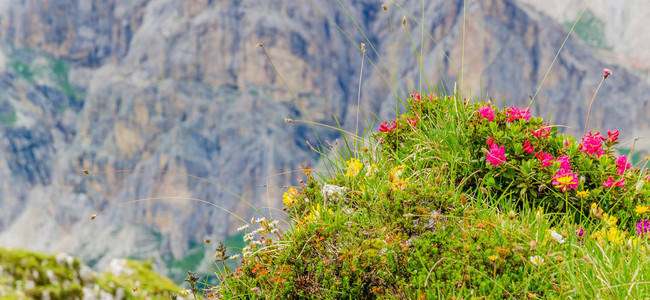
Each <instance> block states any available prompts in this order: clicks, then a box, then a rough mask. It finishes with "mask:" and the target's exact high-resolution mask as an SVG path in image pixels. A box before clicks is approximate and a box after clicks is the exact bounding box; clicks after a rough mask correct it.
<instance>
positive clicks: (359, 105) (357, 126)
mask: <svg viewBox="0 0 650 300" xmlns="http://www.w3.org/2000/svg"><path fill="white" fill-rule="evenodd" d="M365 58H366V45H365V44H364V43H361V71H359V90H358V93H357V125H356V128H355V129H354V135H355V136H356V137H359V111H360V110H361V79H362V78H363V62H364V61H365V60H366V59H365ZM352 147H353V148H354V149H355V150H356V148H357V147H356V139H354V141H353V142H352ZM354 153H355V154H354V157H355V158H357V156H358V153H357V151H354Z"/></svg>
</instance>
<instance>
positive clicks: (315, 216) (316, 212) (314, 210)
mask: <svg viewBox="0 0 650 300" xmlns="http://www.w3.org/2000/svg"><path fill="white" fill-rule="evenodd" d="M322 212H323V209H322V208H321V207H320V203H318V204H316V207H313V206H312V207H311V211H310V212H309V215H308V216H306V217H305V221H307V222H311V221H317V220H319V219H320V217H321V213H322ZM327 213H329V214H330V215H333V214H334V212H333V211H332V210H331V209H328V210H327Z"/></svg>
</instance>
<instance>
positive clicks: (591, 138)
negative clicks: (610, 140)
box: [580, 131, 605, 157]
mask: <svg viewBox="0 0 650 300" xmlns="http://www.w3.org/2000/svg"><path fill="white" fill-rule="evenodd" d="M603 140H605V138H604V137H602V136H600V132H596V133H593V134H592V133H591V131H589V133H588V134H585V136H584V137H583V138H582V144H580V151H582V152H585V153H587V154H590V155H595V156H597V157H600V156H601V155H603V154H605V150H603V147H602V142H603Z"/></svg>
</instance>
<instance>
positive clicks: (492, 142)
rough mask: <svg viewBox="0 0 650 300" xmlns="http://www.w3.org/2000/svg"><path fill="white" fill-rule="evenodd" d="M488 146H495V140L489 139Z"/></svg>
mask: <svg viewBox="0 0 650 300" xmlns="http://www.w3.org/2000/svg"><path fill="white" fill-rule="evenodd" d="M487 144H488V146H489V147H492V145H494V139H493V138H491V137H489V138H488V140H487Z"/></svg>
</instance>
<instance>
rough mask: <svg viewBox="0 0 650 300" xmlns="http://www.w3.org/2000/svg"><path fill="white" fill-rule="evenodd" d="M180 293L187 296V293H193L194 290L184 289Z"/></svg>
mask: <svg viewBox="0 0 650 300" xmlns="http://www.w3.org/2000/svg"><path fill="white" fill-rule="evenodd" d="M178 293H179V294H181V295H183V296H187V295H189V294H191V293H192V291H190V290H182V291H179V292H178Z"/></svg>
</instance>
